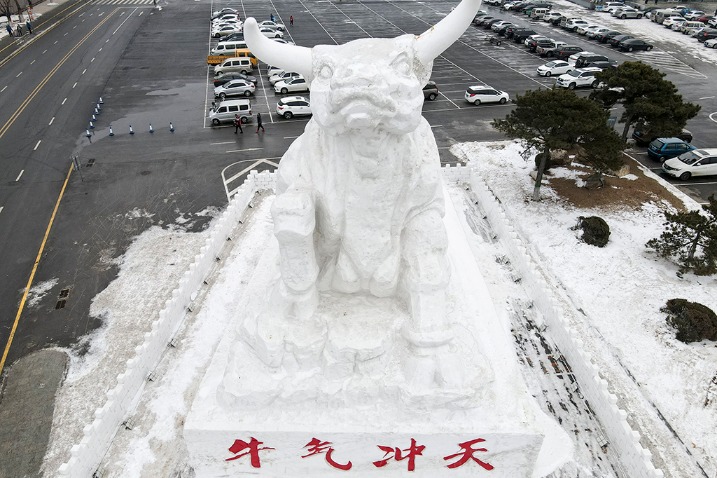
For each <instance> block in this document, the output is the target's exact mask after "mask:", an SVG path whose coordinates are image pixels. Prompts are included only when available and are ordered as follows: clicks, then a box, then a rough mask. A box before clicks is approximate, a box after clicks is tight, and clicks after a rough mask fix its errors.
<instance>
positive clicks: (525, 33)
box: [513, 28, 536, 43]
mask: <svg viewBox="0 0 717 478" xmlns="http://www.w3.org/2000/svg"><path fill="white" fill-rule="evenodd" d="M535 34H536V33H535V30H531V29H530V28H522V29H520V30H516V31H514V32H513V41H514V42H515V43H523V42H524V41H525V39H526V38H528V37H529V36H530V35H535Z"/></svg>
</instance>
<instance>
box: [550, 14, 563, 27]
mask: <svg viewBox="0 0 717 478" xmlns="http://www.w3.org/2000/svg"><path fill="white" fill-rule="evenodd" d="M563 18H565V15H560V16H559V17H555V18H552V19H551V20H550V23H551V24H552V25H560V20H562V19H563Z"/></svg>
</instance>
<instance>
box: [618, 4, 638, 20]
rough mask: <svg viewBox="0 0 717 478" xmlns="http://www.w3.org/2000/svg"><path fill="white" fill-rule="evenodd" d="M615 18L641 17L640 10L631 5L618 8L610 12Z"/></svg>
mask: <svg viewBox="0 0 717 478" xmlns="http://www.w3.org/2000/svg"><path fill="white" fill-rule="evenodd" d="M612 15H613V16H614V17H615V18H621V19H623V20H625V19H626V18H642V15H643V14H642V12H641V11H640V10H638V9H637V8H633V7H622V8H618V9H617V10H615V12H613V14H612Z"/></svg>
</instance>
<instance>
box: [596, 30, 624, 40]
mask: <svg viewBox="0 0 717 478" xmlns="http://www.w3.org/2000/svg"><path fill="white" fill-rule="evenodd" d="M617 35H624V33H622V32H619V31H617V30H610V31H607V32H605V33H601V34H600V35H598V36H596V37H595V40H597V41H598V42H600V43H608V42H609V41H610V40H611V39H612V38H613V37H616V36H617Z"/></svg>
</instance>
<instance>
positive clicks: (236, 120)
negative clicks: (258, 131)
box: [234, 114, 244, 134]
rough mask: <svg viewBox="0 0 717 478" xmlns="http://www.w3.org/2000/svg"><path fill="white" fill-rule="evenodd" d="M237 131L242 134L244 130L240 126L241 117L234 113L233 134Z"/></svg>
mask: <svg viewBox="0 0 717 478" xmlns="http://www.w3.org/2000/svg"><path fill="white" fill-rule="evenodd" d="M237 131H239V132H240V133H241V134H244V130H243V129H242V128H241V118H240V117H239V115H238V114H235V115H234V134H237Z"/></svg>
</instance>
